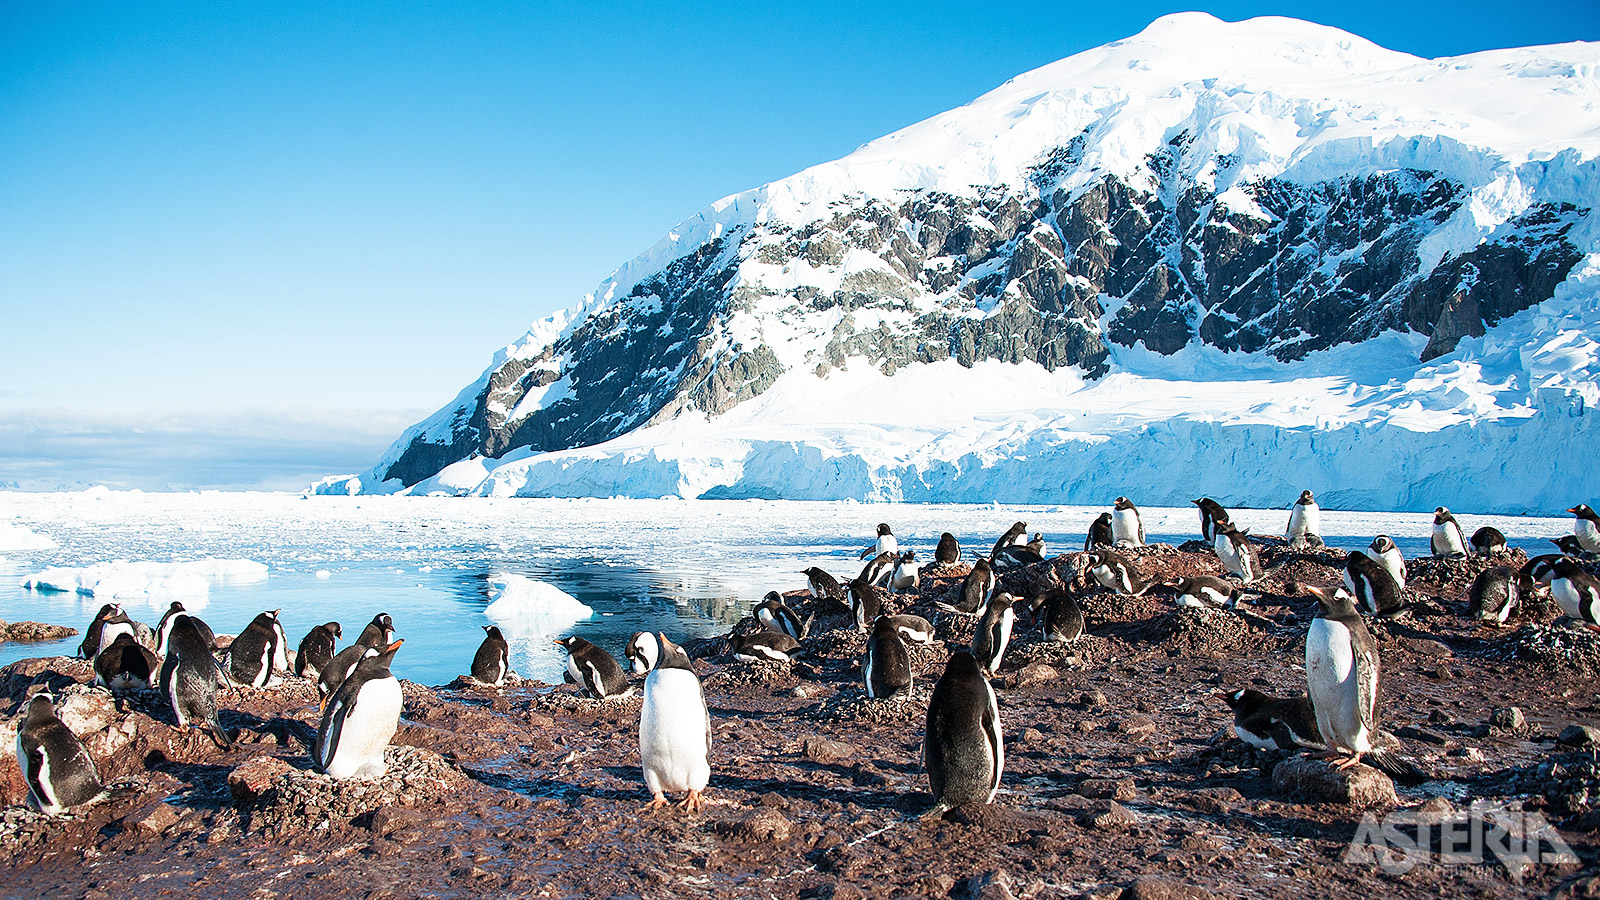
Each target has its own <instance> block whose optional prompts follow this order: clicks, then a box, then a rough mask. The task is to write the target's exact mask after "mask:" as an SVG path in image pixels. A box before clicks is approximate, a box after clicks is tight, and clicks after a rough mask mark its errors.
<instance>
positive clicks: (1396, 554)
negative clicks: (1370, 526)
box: [1360, 534, 1406, 590]
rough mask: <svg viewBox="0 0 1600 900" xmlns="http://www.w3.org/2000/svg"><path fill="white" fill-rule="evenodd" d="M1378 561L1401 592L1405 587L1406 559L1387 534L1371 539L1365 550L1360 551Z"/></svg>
mask: <svg viewBox="0 0 1600 900" xmlns="http://www.w3.org/2000/svg"><path fill="white" fill-rule="evenodd" d="M1360 552H1362V553H1365V554H1367V555H1368V556H1370V557H1372V558H1373V559H1375V560H1377V561H1378V564H1379V565H1381V566H1383V567H1384V568H1385V569H1388V570H1389V577H1391V578H1393V579H1394V583H1395V585H1396V586H1397V587H1399V588H1400V589H1401V590H1405V587H1406V558H1405V557H1404V556H1402V555H1401V554H1400V548H1399V547H1398V546H1396V545H1395V542H1394V538H1391V537H1389V536H1388V535H1387V534H1380V535H1378V536H1377V537H1375V538H1373V539H1372V543H1371V544H1369V545H1368V546H1367V549H1365V550H1362V551H1360Z"/></svg>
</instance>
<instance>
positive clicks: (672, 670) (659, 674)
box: [639, 634, 711, 812]
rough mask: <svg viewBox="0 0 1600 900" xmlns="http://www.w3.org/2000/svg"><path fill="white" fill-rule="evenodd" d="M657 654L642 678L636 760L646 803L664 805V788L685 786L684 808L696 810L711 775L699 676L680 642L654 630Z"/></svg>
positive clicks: (707, 719)
mask: <svg viewBox="0 0 1600 900" xmlns="http://www.w3.org/2000/svg"><path fill="white" fill-rule="evenodd" d="M657 639H658V643H657V647H658V650H657V653H658V654H659V655H658V659H657V662H656V664H655V666H654V667H653V668H652V669H651V670H650V674H649V675H647V676H645V680H644V706H643V708H642V709H641V710H640V713H639V761H640V764H641V767H642V768H643V769H644V783H645V787H646V788H648V789H649V790H650V796H651V800H650V803H649V808H651V809H656V808H659V807H663V806H666V805H667V798H666V792H667V791H686V792H687V796H686V797H685V798H684V801H683V808H684V809H686V810H688V811H690V812H698V811H699V810H700V808H701V806H703V805H704V803H705V799H704V797H703V792H704V791H705V789H706V785H707V783H709V782H710V780H711V716H710V715H709V714H708V713H707V711H706V701H705V695H704V694H703V693H702V692H701V690H700V678H699V676H697V675H695V673H694V668H693V666H692V665H691V664H690V662H689V655H688V654H687V653H684V652H683V648H682V647H679V646H678V645H676V644H674V643H672V642H671V641H669V640H667V636H666V635H664V634H658V635H657Z"/></svg>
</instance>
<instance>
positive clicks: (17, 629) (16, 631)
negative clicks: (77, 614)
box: [0, 622, 78, 644]
mask: <svg viewBox="0 0 1600 900" xmlns="http://www.w3.org/2000/svg"><path fill="white" fill-rule="evenodd" d="M77 633H78V629H76V628H68V627H67V626H65V625H46V624H44V623H43V622H12V623H10V624H7V623H5V622H0V643H4V642H6V641H16V642H18V643H29V644H33V643H38V642H40V641H59V640H62V639H63V638H69V637H72V636H73V635H75V634H77Z"/></svg>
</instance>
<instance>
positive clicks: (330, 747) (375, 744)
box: [311, 640, 405, 780]
mask: <svg viewBox="0 0 1600 900" xmlns="http://www.w3.org/2000/svg"><path fill="white" fill-rule="evenodd" d="M404 643H405V641H403V640H400V641H395V642H394V643H392V644H390V645H388V646H387V647H383V648H381V649H379V648H373V649H374V650H375V651H376V652H374V653H373V655H371V656H366V657H362V659H361V661H360V662H359V663H357V664H356V668H355V671H353V672H351V673H350V674H349V675H348V676H346V677H345V679H344V680H343V681H341V682H340V683H339V689H338V690H337V691H334V693H333V696H332V697H330V698H328V702H327V704H326V705H325V706H324V707H323V709H322V720H321V722H320V723H319V724H318V725H317V740H316V743H315V744H314V745H313V746H312V753H311V760H312V763H313V764H314V765H315V766H316V769H317V771H319V772H321V773H323V774H324V775H327V776H329V777H330V778H337V779H341V780H343V779H347V778H362V779H377V778H382V777H383V773H384V771H385V770H386V769H387V768H388V765H387V764H386V763H385V762H384V760H383V751H384V748H385V747H388V746H389V739H390V738H392V737H394V733H395V729H397V728H399V727H400V709H401V707H402V705H403V704H404V700H403V698H402V696H401V693H400V681H399V680H398V679H396V678H395V677H394V674H393V673H392V672H390V671H389V667H390V666H391V665H392V664H393V663H394V655H395V653H396V652H397V651H398V650H399V649H400V645H401V644H404Z"/></svg>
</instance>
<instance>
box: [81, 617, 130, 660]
mask: <svg viewBox="0 0 1600 900" xmlns="http://www.w3.org/2000/svg"><path fill="white" fill-rule="evenodd" d="M119 634H126V635H128V636H129V637H132V638H134V639H136V640H137V639H138V632H137V631H136V629H135V628H134V624H133V620H132V619H130V618H128V615H127V613H124V612H123V611H122V607H120V606H118V605H117V604H115V603H107V604H106V605H104V606H102V607H100V611H99V612H97V613H95V616H94V621H92V622H90V623H89V627H88V628H87V629H85V630H84V633H83V643H81V644H79V645H78V658H79V659H94V658H95V657H96V656H98V655H99V654H100V649H101V648H102V647H109V646H111V642H112V641H115V640H116V639H117V635H119Z"/></svg>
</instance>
